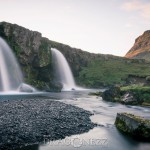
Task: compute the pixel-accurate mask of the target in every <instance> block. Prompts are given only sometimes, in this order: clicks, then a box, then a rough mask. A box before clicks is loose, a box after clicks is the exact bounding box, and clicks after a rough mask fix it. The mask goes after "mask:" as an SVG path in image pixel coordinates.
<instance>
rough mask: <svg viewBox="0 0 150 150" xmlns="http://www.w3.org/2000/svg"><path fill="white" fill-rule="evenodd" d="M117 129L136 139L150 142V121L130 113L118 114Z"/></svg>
mask: <svg viewBox="0 0 150 150" xmlns="http://www.w3.org/2000/svg"><path fill="white" fill-rule="evenodd" d="M115 125H116V127H117V128H118V129H119V130H120V131H122V132H123V133H126V134H128V135H130V136H132V137H133V138H135V139H138V140H144V141H150V120H149V119H145V118H142V117H140V116H135V115H133V114H128V113H117V117H116V121H115Z"/></svg>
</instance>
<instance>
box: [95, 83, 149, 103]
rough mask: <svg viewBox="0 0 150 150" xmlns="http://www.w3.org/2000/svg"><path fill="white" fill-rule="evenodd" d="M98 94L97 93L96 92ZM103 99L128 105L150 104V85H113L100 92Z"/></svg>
mask: <svg viewBox="0 0 150 150" xmlns="http://www.w3.org/2000/svg"><path fill="white" fill-rule="evenodd" d="M95 94H96V95H97V93H95ZM99 96H101V97H102V98H103V100H106V101H111V102H119V103H122V104H126V105H142V106H150V86H149V85H141V84H132V85H127V86H112V87H110V88H109V89H107V90H106V91H104V92H103V93H102V92H99Z"/></svg>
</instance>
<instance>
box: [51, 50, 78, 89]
mask: <svg viewBox="0 0 150 150" xmlns="http://www.w3.org/2000/svg"><path fill="white" fill-rule="evenodd" d="M51 50H52V59H53V64H54V68H55V75H56V79H57V81H58V82H60V83H61V84H62V85H63V89H62V90H63V91H70V90H75V89H76V84H75V81H74V78H73V75H72V72H71V69H70V67H69V64H68V62H67V60H66V58H65V57H64V55H63V54H62V53H61V52H60V51H59V50H57V49H55V48H52V49H51Z"/></svg>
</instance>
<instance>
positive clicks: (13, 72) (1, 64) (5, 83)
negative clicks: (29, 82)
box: [0, 38, 23, 92]
mask: <svg viewBox="0 0 150 150" xmlns="http://www.w3.org/2000/svg"><path fill="white" fill-rule="evenodd" d="M22 82H23V76H22V73H21V70H20V68H19V65H18V63H17V61H16V59H15V56H14V54H13V53H12V51H11V49H10V48H9V46H8V45H7V43H6V42H5V41H4V40H3V39H2V38H0V83H1V85H0V91H3V92H7V91H13V90H16V89H17V88H18V86H19V85H20V84H21V83H22Z"/></svg>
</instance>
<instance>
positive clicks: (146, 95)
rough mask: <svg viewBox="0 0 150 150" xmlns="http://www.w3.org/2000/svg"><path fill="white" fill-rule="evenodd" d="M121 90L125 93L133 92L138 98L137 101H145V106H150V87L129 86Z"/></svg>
mask: <svg viewBox="0 0 150 150" xmlns="http://www.w3.org/2000/svg"><path fill="white" fill-rule="evenodd" d="M120 90H121V92H123V93H125V92H129V91H131V92H132V93H133V94H134V96H135V97H136V99H138V100H140V101H143V103H142V105H143V106H144V105H145V106H149V105H150V86H143V85H129V86H124V87H121V88H120Z"/></svg>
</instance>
